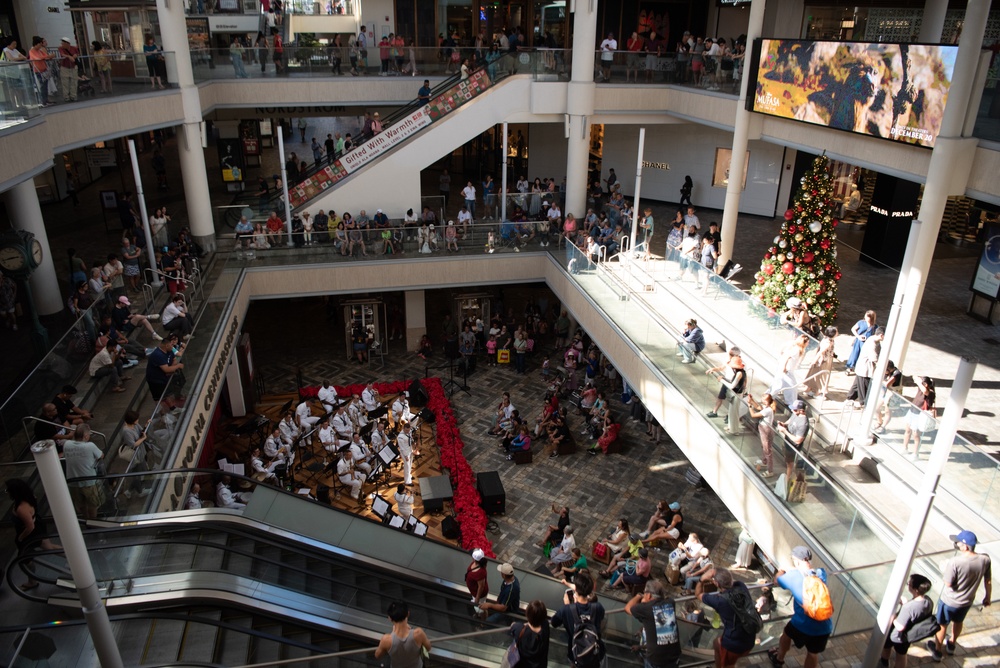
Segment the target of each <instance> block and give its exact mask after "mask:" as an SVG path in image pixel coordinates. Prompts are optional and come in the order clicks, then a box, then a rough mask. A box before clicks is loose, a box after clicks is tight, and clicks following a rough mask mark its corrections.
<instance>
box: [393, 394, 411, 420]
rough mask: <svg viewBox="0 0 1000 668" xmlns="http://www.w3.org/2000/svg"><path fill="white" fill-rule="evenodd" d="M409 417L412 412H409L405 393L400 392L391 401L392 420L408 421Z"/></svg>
mask: <svg viewBox="0 0 1000 668" xmlns="http://www.w3.org/2000/svg"><path fill="white" fill-rule="evenodd" d="M411 419H413V414H412V413H410V402H409V401H407V400H406V395H405V394H400V395H399V396H398V397H396V400H395V401H393V402H392V420H393V422H394V423H399V422H409V421H410V420H411Z"/></svg>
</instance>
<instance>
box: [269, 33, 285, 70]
mask: <svg viewBox="0 0 1000 668" xmlns="http://www.w3.org/2000/svg"><path fill="white" fill-rule="evenodd" d="M271 41H272V42H273V51H272V55H271V60H273V61H274V73H275V74H284V73H285V42H284V40H282V39H281V33H280V32H278V29H277V28H271Z"/></svg>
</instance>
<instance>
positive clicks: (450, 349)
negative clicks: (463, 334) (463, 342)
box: [444, 339, 460, 360]
mask: <svg viewBox="0 0 1000 668" xmlns="http://www.w3.org/2000/svg"><path fill="white" fill-rule="evenodd" d="M444 356H445V357H446V358H448V359H450V360H457V359H458V358H459V357H460V355H459V354H458V339H448V340H447V341H445V342H444Z"/></svg>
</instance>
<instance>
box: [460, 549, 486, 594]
mask: <svg viewBox="0 0 1000 668" xmlns="http://www.w3.org/2000/svg"><path fill="white" fill-rule="evenodd" d="M487 563H488V562H487V560H486V554H485V553H484V552H483V551H482V550H481V549H479V548H478V547H477V548H476V549H474V550H473V551H472V563H471V564H469V566H468V568H466V569H465V586H467V587H468V588H469V593H470V594H472V605H474V606H478V605H479V603H480V602H481V601H484V600H486V597H487V596H488V595H489V593H490V583H489V582H488V581H487V580H486V564H487Z"/></svg>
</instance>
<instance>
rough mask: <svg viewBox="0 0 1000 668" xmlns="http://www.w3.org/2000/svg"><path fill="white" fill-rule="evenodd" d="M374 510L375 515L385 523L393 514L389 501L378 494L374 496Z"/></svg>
mask: <svg viewBox="0 0 1000 668" xmlns="http://www.w3.org/2000/svg"><path fill="white" fill-rule="evenodd" d="M372 512H373V513H374V514H375V517H377V518H379V520H381V521H382V524H385V523H386V522H387V521H388V517H389V516H390V515H392V514H393V513H392V509H391V508H390V506H389V502H388V501H386V500H385V499H383V498H382V497H381V496H380V495H378V494H376V495H375V496H374V497H372Z"/></svg>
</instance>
